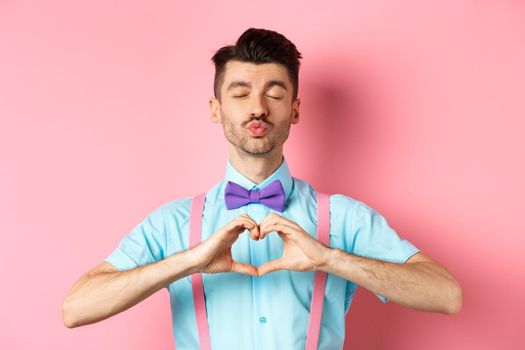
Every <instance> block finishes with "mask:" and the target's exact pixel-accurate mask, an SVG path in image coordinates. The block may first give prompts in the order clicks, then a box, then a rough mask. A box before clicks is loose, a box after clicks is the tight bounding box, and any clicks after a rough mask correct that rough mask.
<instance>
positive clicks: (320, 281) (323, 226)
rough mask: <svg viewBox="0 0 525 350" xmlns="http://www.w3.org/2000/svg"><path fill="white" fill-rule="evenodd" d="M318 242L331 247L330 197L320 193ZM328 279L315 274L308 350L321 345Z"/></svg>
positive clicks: (318, 201) (307, 342) (318, 194)
mask: <svg viewBox="0 0 525 350" xmlns="http://www.w3.org/2000/svg"><path fill="white" fill-rule="evenodd" d="M317 240H318V241H320V242H321V243H323V244H324V245H326V246H327V247H329V246H330V196H329V195H328V194H325V193H319V192H318V193H317ZM326 279H327V275H326V272H322V271H316V272H315V278H314V288H313V292H312V304H311V306H310V321H309V323H308V334H307V335H306V347H305V349H306V350H316V349H317V345H318V343H319V332H320V330H321V316H322V313H323V302H324V291H325V288H326Z"/></svg>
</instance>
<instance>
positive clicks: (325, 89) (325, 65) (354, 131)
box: [294, 55, 388, 194]
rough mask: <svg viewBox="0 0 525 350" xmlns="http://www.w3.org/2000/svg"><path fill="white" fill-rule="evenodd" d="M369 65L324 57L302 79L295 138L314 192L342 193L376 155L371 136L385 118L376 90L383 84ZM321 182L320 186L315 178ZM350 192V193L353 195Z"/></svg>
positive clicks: (384, 102) (383, 99)
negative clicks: (304, 152) (304, 154)
mask: <svg viewBox="0 0 525 350" xmlns="http://www.w3.org/2000/svg"><path fill="white" fill-rule="evenodd" d="M371 65H372V64H371V63H360V62H358V61H355V62H352V61H351V60H350V58H345V57H344V55H341V56H340V57H337V58H336V59H330V58H326V57H325V58H324V59H323V60H322V61H321V62H320V63H318V64H316V63H315V62H314V63H310V64H309V67H308V69H309V70H308V71H307V72H305V73H306V74H305V75H303V76H304V78H303V81H302V82H301V83H302V84H301V89H302V91H301V92H300V98H301V100H302V105H301V110H302V115H303V116H302V121H301V123H302V124H303V126H304V127H303V128H302V130H301V132H300V133H298V134H297V135H296V136H294V137H295V138H298V139H302V138H305V140H301V141H299V142H300V144H301V145H308V147H304V149H305V150H306V149H307V152H308V154H311V157H309V159H308V162H307V163H306V164H304V165H303V166H304V167H305V168H306V173H307V174H308V176H307V178H308V179H310V180H312V181H309V182H311V183H312V184H313V185H314V187H315V186H316V185H321V187H320V189H322V190H324V191H325V192H330V193H348V191H347V192H345V191H346V190H349V189H350V188H351V187H352V186H349V184H351V183H352V182H353V181H352V180H353V174H354V173H356V172H358V171H359V168H360V166H361V165H362V164H366V163H367V162H368V163H369V162H370V158H371V157H372V158H373V159H375V160H376V161H381V160H380V157H381V153H379V154H376V153H377V151H378V150H379V148H378V147H377V146H376V141H377V140H376V139H375V138H376V137H377V133H376V130H374V126H373V125H377V123H378V119H379V120H380V119H381V118H386V117H387V116H386V115H385V114H384V113H385V106H386V105H387V100H388V99H387V98H386V94H385V93H384V91H382V90H381V87H382V86H383V84H382V83H381V81H380V79H376V76H377V75H378V73H379V72H378V70H377V67H373V69H372V67H371ZM327 174H329V175H327ZM323 178H324V179H327V178H329V179H330V181H326V183H324V184H320V183H319V181H318V180H317V179H323ZM356 190H358V189H356V188H355V186H354V188H352V192H351V193H353V194H359V191H356Z"/></svg>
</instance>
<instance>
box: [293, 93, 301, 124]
mask: <svg viewBox="0 0 525 350" xmlns="http://www.w3.org/2000/svg"><path fill="white" fill-rule="evenodd" d="M300 106H301V100H300V99H298V98H296V99H295V101H293V103H292V110H293V114H292V124H297V123H299V107H300Z"/></svg>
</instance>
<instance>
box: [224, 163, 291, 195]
mask: <svg viewBox="0 0 525 350" xmlns="http://www.w3.org/2000/svg"><path fill="white" fill-rule="evenodd" d="M275 180H279V181H281V184H282V185H283V189H284V196H285V197H284V198H285V202H286V200H287V199H288V197H289V196H290V193H291V192H292V187H293V178H292V176H291V174H290V170H289V169H288V164H286V159H285V157H284V156H283V160H282V162H281V165H279V167H278V168H277V169H276V170H275V171H274V172H273V174H271V175H270V176H268V177H267V178H266V179H265V180H264V181H263V182H261V183H260V184H259V185H257V184H256V183H255V182H253V181H252V180H250V179H248V178H247V177H246V176H244V175H243V174H241V173H240V172H239V171H238V170H237V169H235V168H234V166H233V165H232V163H231V162H230V160H229V159H228V163H227V165H226V175H225V176H224V184H226V183H227V182H228V181H233V182H235V183H237V184H239V185H241V186H242V187H244V188H246V189H247V190H252V189H263V188H264V187H266V186H267V185H269V184H270V183H272V182H273V181H275Z"/></svg>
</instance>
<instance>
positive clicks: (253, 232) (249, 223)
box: [226, 215, 259, 239]
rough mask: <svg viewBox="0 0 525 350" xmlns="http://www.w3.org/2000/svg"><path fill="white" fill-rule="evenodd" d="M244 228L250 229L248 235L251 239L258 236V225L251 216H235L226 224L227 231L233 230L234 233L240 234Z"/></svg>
mask: <svg viewBox="0 0 525 350" xmlns="http://www.w3.org/2000/svg"><path fill="white" fill-rule="evenodd" d="M244 229H248V230H249V231H250V236H251V237H252V239H257V238H258V237H259V227H258V225H257V223H256V222H255V221H253V219H251V218H247V217H244V216H242V215H241V216H240V217H237V218H235V219H233V220H232V221H231V222H230V224H229V225H228V228H227V229H226V230H227V231H235V234H237V235H240V234H241V233H242V232H244Z"/></svg>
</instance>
